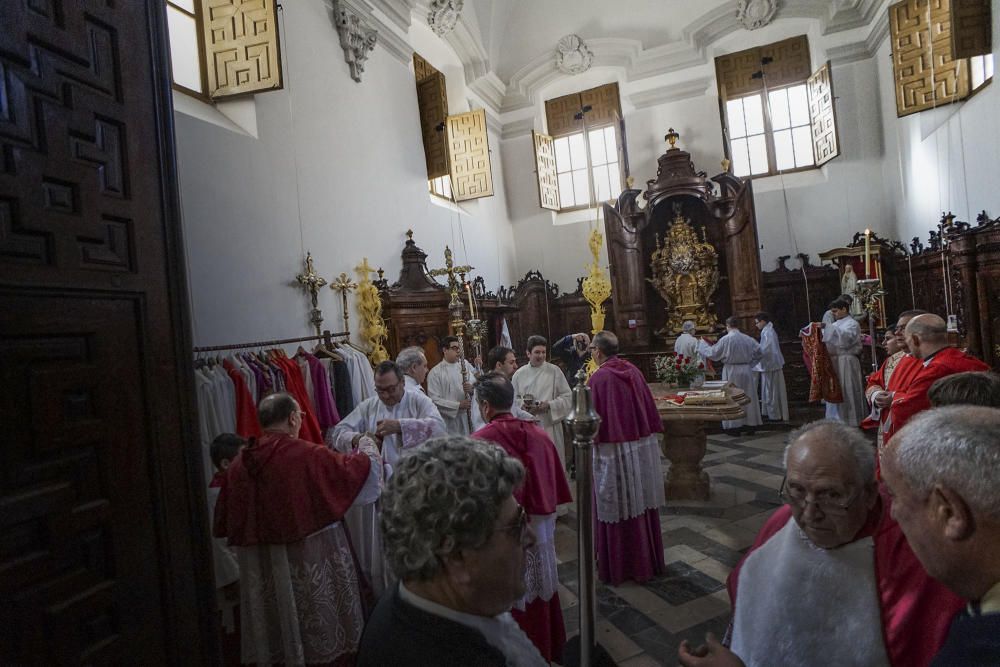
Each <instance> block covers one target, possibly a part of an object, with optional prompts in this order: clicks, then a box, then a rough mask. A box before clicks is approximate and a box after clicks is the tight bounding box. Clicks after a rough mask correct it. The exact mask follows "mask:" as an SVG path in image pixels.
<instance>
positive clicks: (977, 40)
mask: <svg viewBox="0 0 1000 667" xmlns="http://www.w3.org/2000/svg"><path fill="white" fill-rule="evenodd" d="M992 20H993V19H992V16H991V15H990V0H951V57H952V58H971V57H973V56H981V55H989V54H992V53H993V35H992V32H993V31H992V29H991V26H992Z"/></svg>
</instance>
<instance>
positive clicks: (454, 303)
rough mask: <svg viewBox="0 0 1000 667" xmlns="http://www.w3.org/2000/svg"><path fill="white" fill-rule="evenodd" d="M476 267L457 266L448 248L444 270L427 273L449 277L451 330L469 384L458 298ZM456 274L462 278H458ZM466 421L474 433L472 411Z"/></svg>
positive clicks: (463, 378)
mask: <svg viewBox="0 0 1000 667" xmlns="http://www.w3.org/2000/svg"><path fill="white" fill-rule="evenodd" d="M473 268H475V267H472V266H469V265H462V266H455V262H454V260H453V257H452V254H451V248H449V247H448V246H445V247H444V268H443V269H433V270H431V271H428V272H427V275H429V276H432V277H437V276H448V287H449V289H450V290H451V301H449V302H448V310H449V311H451V318H452V319H451V328H452V330H453V331H454V332H455V336H456V337H458V363H459V364H461V366H460V368H461V370H462V383H463V384H468V383H469V371H468V369H466V367H465V337H464V333H465V322H464V321H463V320H462V301H461V300H460V299H459V298H458V290H459V285H461V284H463V283H464V282H465V274H466V273H468V272H470V271H472V269H473ZM456 274H458V275H459V276H460V278H459V277H456ZM469 317H472V313H471V312H470V313H469ZM465 417H466V421H467V422H468V426H469V432H470V433H471V432H472V411H471V409H470V410H466V413H465Z"/></svg>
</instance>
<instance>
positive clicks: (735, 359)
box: [698, 316, 761, 429]
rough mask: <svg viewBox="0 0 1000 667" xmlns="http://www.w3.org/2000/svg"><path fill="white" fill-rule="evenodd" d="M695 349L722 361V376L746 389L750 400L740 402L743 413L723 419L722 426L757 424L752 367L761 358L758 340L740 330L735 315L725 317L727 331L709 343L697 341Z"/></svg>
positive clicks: (757, 404)
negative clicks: (712, 342)
mask: <svg viewBox="0 0 1000 667" xmlns="http://www.w3.org/2000/svg"><path fill="white" fill-rule="evenodd" d="M698 353H699V354H700V355H701V356H702V357H704V358H706V359H711V360H712V361H721V362H722V363H723V364H725V365H724V366H723V368H722V379H723V380H728V381H729V382H732V383H733V384H734V385H736V386H737V387H739V388H740V389H742V390H743V391H744V392H746V395H747V397H748V398H749V399H750V402H749V403H748V404H746V405H744V406H743V409H744V411H746V417H744V418H743V419H730V420H726V421H724V422H722V428H724V429H730V428H740V427H741V426H760V424H761V419H760V404H759V403H758V402H757V400H756V397H757V375H756V373H754V372H753V371H752V370H751V369H752V368H753V366H754V364H756V363H757V362H758V361H760V358H761V351H760V344H759V343H757V341H755V340H754V339H753V338H751V337H750V336H748V335H746V334H745V333H743V332H742V331H740V320H739V318H738V317H735V316H733V317H727V318H726V335H725V336H723V337H722V338H720V339H719V341H718V342H717V343H716V344H715V345H709V344H708V343H706V342H705V341H704V340H701V341H699V342H698Z"/></svg>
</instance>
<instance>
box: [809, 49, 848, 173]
mask: <svg viewBox="0 0 1000 667" xmlns="http://www.w3.org/2000/svg"><path fill="white" fill-rule="evenodd" d="M806 89H807V90H808V91H809V122H810V123H811V124H812V140H813V153H814V154H815V156H816V166H817V167H820V166H822V165H824V164H826V163H827V162H829V161H830V160H832V159H833V158H835V157H837V156H838V155H840V138H839V136H838V135H837V111H836V108H835V104H834V98H833V77H832V76H831V72H830V61H829V60H828V61H826V63H824V64H823V66H822V67H820V68H819V69H818V70H816V72H814V73H813V75H812V76H810V77H809V79H808V81H806Z"/></svg>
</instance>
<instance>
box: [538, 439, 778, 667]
mask: <svg viewBox="0 0 1000 667" xmlns="http://www.w3.org/2000/svg"><path fill="white" fill-rule="evenodd" d="M787 436H788V433H787V431H784V430H782V431H777V430H774V431H761V430H759V431H758V432H757V433H756V434H754V435H747V436H742V437H733V436H730V435H724V434H719V435H709V437H708V453H707V454H706V455H705V459H704V462H703V465H704V467H705V470H707V471H708V474H709V476H710V477H711V479H712V497H711V499H710V500H707V501H691V500H679V501H668V502H667V505H666V506H665V507H662V508H660V524H661V526H662V529H663V546H664V556H665V559H664V560H665V562H666V566H667V570H666V573H665V574H664V575H663V576H661V577H658V578H656V579H654V580H652V581H649V582H646V583H645V584H641V585H640V584H635V583H631V582H629V583H626V584H623V585H621V586H605V585H603V584H601V583H599V582H598V584H597V600H598V609H597V636H598V640H599V641H600V642H601V644H602V645H603V646H604V647H605V648H606V649H607V650H608V652H609V653H610V654H611V656H612V657H613V658H614V659H615V661H616V662H617V663H618V664H619V665H622V667H640V666H642V667H645V666H652V665H670V666H672V665H676V664H677V646H678V645H679V644H680V642H681V641H682V640H684V639H688V640H690V641H692V642H697V643H699V644H700V643H701V642H702V641H703V640H704V637H705V633H706V632H714V633H715V634H716V635H717V636H719V637H721V636H722V635H723V634H724V633H725V631H726V627H727V626H728V624H729V595H728V594H727V592H726V587H725V581H726V576H727V575H728V574H729V572H730V570H731V569H732V568H733V566H734V565H736V563H737V562H738V561H739V559H740V557H741V556H742V554H743V552H744V551H745V550H746V549H747V547H749V546H750V545H751V544H752V543H753V540H754V537H755V536H756V534H757V531H758V529H759V528H760V527H761V526H762V525H763V524H764V522H765V521H766V520H767V518H768V517H769V516H770V514H771V512H773V511H774V510H775V509H776V508H777V507H778V506H779V505H780V501H779V500H778V488H779V487H780V485H781V477H782V467H781V456H782V452H783V450H784V446H785V440H786V438H787ZM669 465H670V463H669V462H668V461H666V460H664V461H663V467H664V471H666V470H667V468H668V466H669ZM576 548H577V541H576V514H575V512H574V511H573V510H572V509H571V511H570V513H569V514H568V515H567V516H566V517H565V518H563V519H560V520H559V522H558V523H557V529H556V554H557V556H558V558H559V563H560V564H559V579H560V581H561V585H560V587H559V598H560V600H561V601H562V604H563V613H564V616H565V619H566V630H567V634H568V635H569V636H572V635H574V634H576V633H577V632H578V628H579V615H578V611H577V592H578V588H577V574H578V567H577V554H576Z"/></svg>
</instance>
